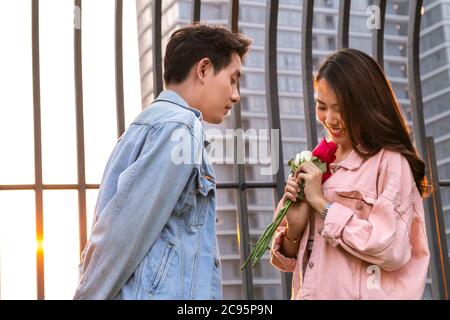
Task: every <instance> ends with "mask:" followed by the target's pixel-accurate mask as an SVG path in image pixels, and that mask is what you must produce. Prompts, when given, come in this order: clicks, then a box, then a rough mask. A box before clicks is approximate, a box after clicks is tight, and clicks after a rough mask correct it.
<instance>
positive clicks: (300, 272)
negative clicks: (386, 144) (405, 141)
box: [271, 150, 430, 299]
mask: <svg viewBox="0 0 450 320" xmlns="http://www.w3.org/2000/svg"><path fill="white" fill-rule="evenodd" d="M332 167H334V168H335V169H336V167H337V168H338V169H339V170H337V171H336V172H335V173H334V174H333V175H332V176H331V178H330V179H328V180H327V181H326V182H325V183H324V184H323V185H322V190H323V193H324V196H325V198H326V199H327V201H328V202H330V203H333V204H332V206H331V207H330V209H329V211H328V215H327V217H326V219H325V220H323V219H322V218H321V216H320V215H319V214H317V213H316V214H314V215H313V216H314V217H315V219H314V232H313V233H312V234H313V235H314V244H313V250H312V252H311V256H310V258H309V261H306V259H307V258H306V255H305V253H306V245H307V241H308V236H309V234H310V230H309V228H310V224H309V223H308V225H307V226H306V229H305V231H304V232H303V236H302V239H301V241H300V247H299V252H298V255H297V258H287V257H285V256H284V255H283V254H282V253H281V252H280V244H281V243H282V241H283V232H281V231H283V229H284V228H285V225H286V223H285V221H284V222H283V223H282V224H281V225H280V227H279V229H278V231H279V232H277V233H276V235H275V238H274V241H273V244H272V250H271V263H272V264H273V265H274V266H275V267H277V268H278V269H280V270H282V271H285V272H294V277H293V283H292V299H421V298H422V295H423V290H424V287H425V280H426V275H427V271H428V263H429V257H430V255H429V250H428V241H427V236H426V231H425V221H424V209H423V203H422V199H421V197H420V195H419V192H418V191H417V188H416V185H415V182H414V178H413V176H412V172H411V170H410V167H409V164H408V162H407V160H406V159H405V158H404V157H403V156H402V155H401V154H399V153H396V152H392V151H386V150H381V151H380V152H379V153H378V154H376V155H374V156H372V157H371V158H369V159H367V160H365V161H363V159H362V158H361V157H360V156H359V155H358V154H357V153H356V152H355V151H352V152H351V153H350V155H349V156H348V157H347V158H346V159H345V160H344V161H342V162H341V163H339V164H333V165H332Z"/></svg>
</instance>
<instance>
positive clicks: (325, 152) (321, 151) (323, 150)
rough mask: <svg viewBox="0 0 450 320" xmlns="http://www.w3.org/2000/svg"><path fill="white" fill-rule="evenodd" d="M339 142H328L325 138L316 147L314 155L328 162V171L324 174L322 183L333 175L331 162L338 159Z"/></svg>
mask: <svg viewBox="0 0 450 320" xmlns="http://www.w3.org/2000/svg"><path fill="white" fill-rule="evenodd" d="M337 147H338V146H337V144H336V143H334V142H331V141H330V142H327V140H326V139H325V138H323V139H322V141H321V142H320V143H319V144H318V145H317V147H315V148H314V150H313V152H312V154H313V156H315V157H317V158H319V160H320V161H322V162H324V163H326V164H327V172H325V173H324V174H323V175H322V183H324V182H325V181H326V180H327V179H328V178H329V177H331V171H330V163H333V161H334V160H336V156H335V153H336V150H337Z"/></svg>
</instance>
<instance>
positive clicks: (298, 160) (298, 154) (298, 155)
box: [294, 153, 302, 167]
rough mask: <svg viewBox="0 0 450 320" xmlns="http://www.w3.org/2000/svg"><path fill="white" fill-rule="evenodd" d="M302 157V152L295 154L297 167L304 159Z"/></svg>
mask: <svg viewBox="0 0 450 320" xmlns="http://www.w3.org/2000/svg"><path fill="white" fill-rule="evenodd" d="M301 159H302V158H301V154H300V153H297V155H296V156H295V161H294V163H295V166H296V167H298V166H299V165H300V162H301V161H302V160H301Z"/></svg>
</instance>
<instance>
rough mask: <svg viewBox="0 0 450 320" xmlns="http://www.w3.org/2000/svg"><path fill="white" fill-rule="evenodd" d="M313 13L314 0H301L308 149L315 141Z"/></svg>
mask: <svg viewBox="0 0 450 320" xmlns="http://www.w3.org/2000/svg"><path fill="white" fill-rule="evenodd" d="M313 14H314V0H303V9H302V56H301V59H302V75H303V108H304V112H305V124H306V140H307V141H308V149H309V150H313V148H314V147H315V145H316V142H317V126H316V109H315V102H314V81H313V53H312V50H313V47H312V29H313Z"/></svg>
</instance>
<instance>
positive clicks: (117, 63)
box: [114, 0, 125, 138]
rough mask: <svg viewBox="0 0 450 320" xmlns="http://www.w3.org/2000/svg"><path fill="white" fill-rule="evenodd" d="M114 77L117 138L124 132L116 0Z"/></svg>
mask: <svg viewBox="0 0 450 320" xmlns="http://www.w3.org/2000/svg"><path fill="white" fill-rule="evenodd" d="M114 42H115V75H116V114H117V138H119V137H120V136H121V135H122V134H123V133H124V132H125V107H124V92H123V0H116V19H115V33H114Z"/></svg>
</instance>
